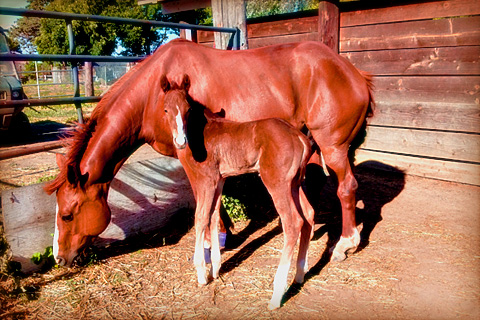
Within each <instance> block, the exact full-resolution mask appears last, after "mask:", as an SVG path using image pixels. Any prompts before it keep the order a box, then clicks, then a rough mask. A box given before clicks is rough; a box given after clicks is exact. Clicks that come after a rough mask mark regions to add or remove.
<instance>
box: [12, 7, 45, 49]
mask: <svg viewBox="0 0 480 320" xmlns="http://www.w3.org/2000/svg"><path fill="white" fill-rule="evenodd" d="M27 1H28V4H27V9H31V10H43V8H44V7H45V6H46V5H47V4H48V2H49V0H27ZM39 34H40V18H34V17H21V18H20V19H18V20H17V21H16V23H15V25H14V26H13V27H12V28H11V29H10V37H11V38H12V40H13V41H14V42H16V43H18V44H19V46H20V50H21V51H22V52H24V53H34V52H35V51H36V48H35V46H34V44H33V41H34V39H35V37H37V36H38V35H39Z"/></svg>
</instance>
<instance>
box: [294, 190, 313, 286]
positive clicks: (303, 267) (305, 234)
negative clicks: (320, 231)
mask: <svg viewBox="0 0 480 320" xmlns="http://www.w3.org/2000/svg"><path fill="white" fill-rule="evenodd" d="M299 191H300V194H299V197H300V198H299V200H300V206H301V208H302V212H303V226H302V231H301V236H300V246H299V249H298V258H297V273H296V274H295V282H296V283H303V280H304V278H305V273H307V271H308V254H307V253H308V246H309V244H310V240H311V239H312V236H313V226H314V217H315V211H314V210H313V207H312V206H311V205H310V202H309V201H308V199H307V196H306V195H305V192H304V191H303V188H302V187H300V190H299Z"/></svg>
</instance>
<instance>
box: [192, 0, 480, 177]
mask: <svg viewBox="0 0 480 320" xmlns="http://www.w3.org/2000/svg"><path fill="white" fill-rule="evenodd" d="M395 3H397V4H398V3H401V1H398V2H395ZM362 5H364V6H365V5H368V6H370V8H367V9H362V8H360V9H358V6H362ZM374 5H375V6H376V7H372V6H374ZM389 5H391V2H388V3H387V4H382V2H378V4H374V2H368V1H367V2H363V3H362V1H359V2H347V3H345V2H343V3H340V11H341V13H340V31H339V51H340V54H341V55H343V56H344V57H345V58H347V59H348V60H350V61H351V62H352V63H353V64H354V65H355V66H356V67H358V68H359V69H361V70H365V71H367V72H369V73H371V74H372V75H373V76H374V84H375V93H374V96H375V101H376V111H375V116H374V117H373V118H371V119H370V121H369V127H368V129H367V130H368V135H367V139H366V142H365V144H364V145H363V146H362V147H361V149H360V150H359V151H358V154H357V162H361V161H365V160H376V161H380V162H384V163H385V164H388V165H391V166H394V167H397V168H399V169H403V170H405V171H406V173H409V174H415V175H420V176H425V177H431V178H437V179H443V180H449V181H456V182H462V183H468V184H474V185H480V65H479V64H480V28H479V26H480V1H479V0H475V1H470V0H450V1H427V2H421V1H418V2H415V3H413V2H412V1H409V2H407V3H406V4H404V5H401V4H398V5H395V6H389ZM354 6H355V7H354ZM382 6H388V7H382ZM247 30H248V43H249V48H257V47H262V46H266V45H271V44H279V43H288V42H294V41H305V40H313V41H318V39H319V35H318V30H319V29H318V12H317V13H316V12H315V11H311V12H307V13H302V14H299V15H296V16H295V15H285V16H279V17H277V18H276V17H268V18H265V21H262V20H261V19H252V20H248V21H247ZM212 41H213V36H212V35H210V36H209V35H207V33H205V32H199V42H201V43H204V44H206V45H212V44H211V43H212Z"/></svg>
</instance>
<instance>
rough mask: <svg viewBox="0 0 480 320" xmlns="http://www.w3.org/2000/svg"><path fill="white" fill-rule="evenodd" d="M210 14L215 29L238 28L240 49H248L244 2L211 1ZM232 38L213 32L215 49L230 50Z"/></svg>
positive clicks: (243, 0) (240, 0)
mask: <svg viewBox="0 0 480 320" xmlns="http://www.w3.org/2000/svg"><path fill="white" fill-rule="evenodd" d="M212 14H213V25H214V26H215V27H224V28H238V29H239V30H240V49H242V50H243V49H248V43H247V18H246V9H245V0H212ZM233 38H234V37H233V36H232V34H230V33H220V32H215V48H217V49H227V48H232V47H233V46H235V44H234V43H233V41H234V39H233Z"/></svg>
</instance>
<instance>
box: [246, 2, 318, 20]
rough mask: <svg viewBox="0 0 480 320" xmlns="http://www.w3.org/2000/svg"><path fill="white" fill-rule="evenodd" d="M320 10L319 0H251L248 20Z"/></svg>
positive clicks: (247, 3) (247, 8)
mask: <svg viewBox="0 0 480 320" xmlns="http://www.w3.org/2000/svg"><path fill="white" fill-rule="evenodd" d="M310 9H318V0H249V1H246V11H247V12H246V13H247V18H257V17H263V16H270V15H275V14H282V13H288V12H297V11H304V10H310Z"/></svg>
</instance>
